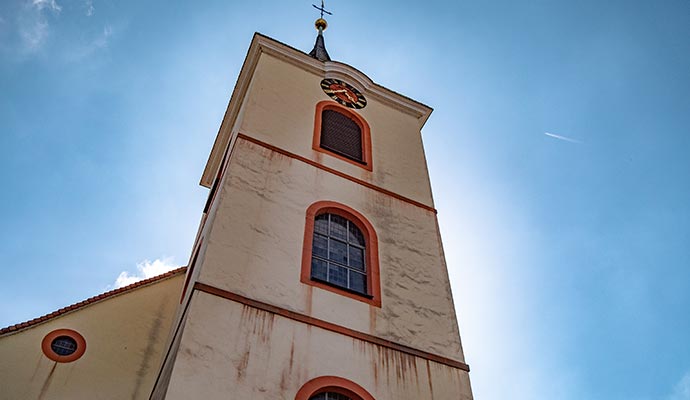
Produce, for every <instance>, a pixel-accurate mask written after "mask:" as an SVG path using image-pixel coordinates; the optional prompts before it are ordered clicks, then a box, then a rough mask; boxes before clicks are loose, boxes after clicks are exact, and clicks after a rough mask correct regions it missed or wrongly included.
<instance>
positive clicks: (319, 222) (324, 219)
mask: <svg viewBox="0 0 690 400" xmlns="http://www.w3.org/2000/svg"><path fill="white" fill-rule="evenodd" d="M314 232H316V233H320V234H322V235H328V214H321V215H319V216H318V217H316V219H315V220H314Z"/></svg>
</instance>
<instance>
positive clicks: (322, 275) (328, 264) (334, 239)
mask: <svg viewBox="0 0 690 400" xmlns="http://www.w3.org/2000/svg"><path fill="white" fill-rule="evenodd" d="M305 226H306V228H305V232H304V249H303V255H302V274H301V281H302V282H303V283H306V284H309V285H312V286H316V287H319V288H322V289H325V290H329V291H331V292H335V293H338V294H342V295H345V296H347V297H350V298H353V299H356V300H360V301H364V302H366V303H369V304H372V305H374V306H377V307H380V306H381V288H380V284H379V265H378V242H377V237H376V232H375V231H374V228H373V226H372V225H371V224H370V223H369V221H367V220H366V219H365V218H364V216H362V215H361V214H360V213H358V212H357V211H355V210H353V209H352V208H350V207H348V206H346V205H344V204H339V203H336V202H332V201H320V202H317V203H314V204H312V205H311V206H310V207H309V208H308V209H307V219H306V224H305Z"/></svg>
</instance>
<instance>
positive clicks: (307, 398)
mask: <svg viewBox="0 0 690 400" xmlns="http://www.w3.org/2000/svg"><path fill="white" fill-rule="evenodd" d="M295 400H374V397H373V396H372V395H371V394H370V393H369V392H367V391H366V389H364V388H363V387H361V386H359V385H358V384H356V383H354V382H352V381H350V380H347V379H344V378H340V377H337V376H321V377H319V378H314V379H312V380H310V381H309V382H307V383H305V384H304V386H302V387H301V388H300V390H299V391H298V392H297V395H296V396H295Z"/></svg>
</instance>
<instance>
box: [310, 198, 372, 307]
mask: <svg viewBox="0 0 690 400" xmlns="http://www.w3.org/2000/svg"><path fill="white" fill-rule="evenodd" d="M326 213H329V214H335V215H339V216H341V217H343V218H346V219H348V220H349V221H350V222H352V223H354V224H355V225H356V226H357V228H359V230H360V231H362V234H363V235H364V240H365V241H366V249H365V259H366V268H367V295H362V294H359V293H354V292H351V291H348V290H345V289H341V288H339V287H337V286H333V285H329V284H327V283H324V282H317V281H315V280H312V279H311V259H312V244H313V241H314V220H315V218H316V217H317V216H318V215H321V214H326ZM378 253H379V251H378V238H377V236H376V231H375V230H374V227H373V226H372V225H371V223H370V222H369V221H367V219H366V218H364V216H363V215H362V214H360V213H359V212H357V211H356V210H354V209H352V208H351V207H348V206H346V205H344V204H340V203H336V202H334V201H318V202H316V203H314V204H312V205H311V206H309V208H307V215H306V221H305V228H304V245H303V247H302V271H301V274H300V281H301V282H302V283H304V284H307V285H311V286H315V287H318V288H321V289H324V290H328V291H330V292H333V293H337V294H340V295H343V296H346V297H349V298H351V299H355V300H359V301H362V302H365V303H368V304H370V305H372V306H375V307H381V281H380V272H379V256H378Z"/></svg>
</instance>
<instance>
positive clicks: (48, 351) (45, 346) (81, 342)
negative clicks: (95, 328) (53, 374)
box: [41, 329, 86, 363]
mask: <svg viewBox="0 0 690 400" xmlns="http://www.w3.org/2000/svg"><path fill="white" fill-rule="evenodd" d="M60 336H67V337H70V338H72V339H74V341H75V342H77V350H76V351H75V352H74V353H72V354H70V355H66V356H61V355H59V354H57V353H56V352H54V351H53V349H52V347H51V344H52V343H53V340H55V339H57V338H59V337H60ZM41 350H43V354H45V355H46V357H48V358H50V359H51V360H53V361H57V362H59V363H68V362H72V361H75V360H78V359H79V358H81V356H83V355H84V353H85V352H86V340H85V339H84V337H83V336H82V335H81V334H79V332H77V331H73V330H71V329H56V330H54V331H52V332H50V333H49V334H47V335H46V336H45V337H44V338H43V341H42V342H41Z"/></svg>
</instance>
